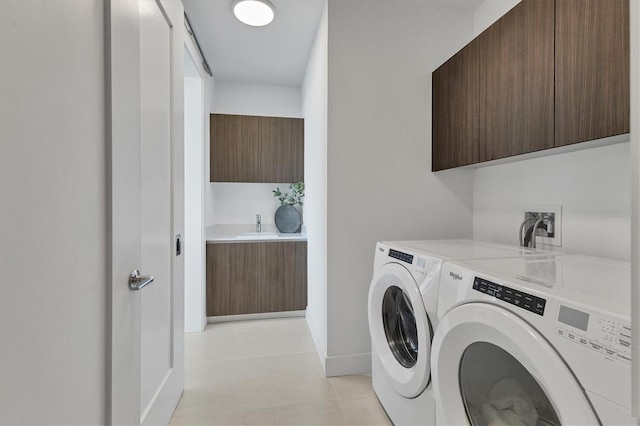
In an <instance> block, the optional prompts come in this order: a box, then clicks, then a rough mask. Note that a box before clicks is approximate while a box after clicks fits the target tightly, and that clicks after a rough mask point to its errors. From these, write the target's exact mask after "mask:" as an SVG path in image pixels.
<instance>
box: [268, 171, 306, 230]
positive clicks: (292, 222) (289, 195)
mask: <svg viewBox="0 0 640 426" xmlns="http://www.w3.org/2000/svg"><path fill="white" fill-rule="evenodd" d="M273 196H274V197H276V198H277V199H278V200H280V207H278V210H276V215H275V222H276V227H277V228H278V230H279V231H280V232H283V233H293V232H300V227H301V226H302V217H301V216H300V212H299V211H298V209H296V208H295V206H296V205H300V206H302V200H303V198H304V182H296V183H292V184H291V185H289V192H285V193H283V192H282V191H281V190H280V188H278V187H276V189H275V190H274V191H273Z"/></svg>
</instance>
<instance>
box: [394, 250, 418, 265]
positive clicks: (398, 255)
mask: <svg viewBox="0 0 640 426" xmlns="http://www.w3.org/2000/svg"><path fill="white" fill-rule="evenodd" d="M389 257H393V258H394V259H398V260H401V261H403V262H405V263H408V264H409V265H411V264H412V263H413V255H410V254H407V253H403V252H401V251H398V250H394V249H389Z"/></svg>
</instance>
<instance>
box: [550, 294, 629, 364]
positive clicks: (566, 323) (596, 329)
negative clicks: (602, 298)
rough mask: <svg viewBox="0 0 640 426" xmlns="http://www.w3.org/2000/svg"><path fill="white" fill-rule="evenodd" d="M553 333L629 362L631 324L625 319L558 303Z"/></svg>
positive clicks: (618, 359)
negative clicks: (617, 318)
mask: <svg viewBox="0 0 640 426" xmlns="http://www.w3.org/2000/svg"><path fill="white" fill-rule="evenodd" d="M556 334H557V335H559V336H561V337H564V338H565V339H568V340H571V341H572V342H574V343H576V344H578V345H581V346H584V347H585V348H588V349H590V350H593V351H596V352H599V353H601V354H603V355H605V356H607V357H609V358H611V359H614V360H617V361H620V362H624V363H627V364H631V325H629V324H627V323H625V322H620V321H616V320H614V319H611V318H606V317H603V316H601V315H596V314H589V313H587V312H583V311H580V310H578V309H574V308H571V307H569V306H565V305H560V310H559V312H558V321H557V322H556Z"/></svg>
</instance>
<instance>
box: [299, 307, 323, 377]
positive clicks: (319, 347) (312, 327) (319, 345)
mask: <svg viewBox="0 0 640 426" xmlns="http://www.w3.org/2000/svg"><path fill="white" fill-rule="evenodd" d="M305 317H306V320H307V325H308V326H309V331H310V332H311V338H312V339H313V344H314V345H315V346H316V352H317V353H318V357H319V358H320V364H322V369H323V370H324V374H325V377H328V376H327V350H326V349H325V347H324V342H323V341H322V339H321V338H320V332H319V331H318V326H317V323H316V321H315V320H314V319H313V316H312V315H311V312H309V311H308V310H307V313H306V315H305Z"/></svg>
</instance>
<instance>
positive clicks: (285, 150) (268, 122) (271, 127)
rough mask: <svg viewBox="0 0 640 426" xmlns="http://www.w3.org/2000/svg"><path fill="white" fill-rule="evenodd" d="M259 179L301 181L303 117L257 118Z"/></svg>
mask: <svg viewBox="0 0 640 426" xmlns="http://www.w3.org/2000/svg"><path fill="white" fill-rule="evenodd" d="M258 129H259V133H258V139H259V141H260V166H261V176H260V181H261V182H300V181H302V180H304V120H302V119H300V118H279V117H260V118H259V125H258Z"/></svg>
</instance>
